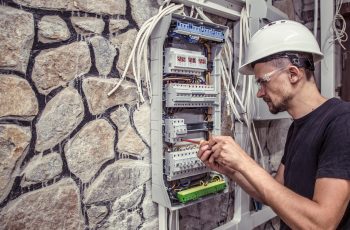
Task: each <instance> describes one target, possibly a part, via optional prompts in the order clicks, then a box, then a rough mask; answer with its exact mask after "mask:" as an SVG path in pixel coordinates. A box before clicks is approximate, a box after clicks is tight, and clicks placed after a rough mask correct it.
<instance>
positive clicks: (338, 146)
mask: <svg viewBox="0 0 350 230" xmlns="http://www.w3.org/2000/svg"><path fill="white" fill-rule="evenodd" d="M323 177H328V178H339V179H346V180H350V113H346V114H343V115H340V116H338V117H337V118H335V119H334V120H333V121H332V122H331V123H330V124H329V126H328V129H327V131H326V132H325V141H324V142H323V146H322V148H321V153H320V155H319V159H318V170H317V174H316V178H323Z"/></svg>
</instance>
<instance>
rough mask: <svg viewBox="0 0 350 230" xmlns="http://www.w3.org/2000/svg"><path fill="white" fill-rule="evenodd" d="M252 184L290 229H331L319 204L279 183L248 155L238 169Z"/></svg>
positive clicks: (262, 199)
mask: <svg viewBox="0 0 350 230" xmlns="http://www.w3.org/2000/svg"><path fill="white" fill-rule="evenodd" d="M239 171H240V172H241V174H242V175H243V177H244V178H245V179H246V180H247V181H248V183H249V184H250V185H251V186H253V187H254V189H255V191H256V192H257V194H258V197H260V198H261V201H262V202H264V203H266V204H267V205H269V206H270V207H271V208H272V209H273V210H274V211H275V212H276V213H277V214H278V216H280V217H281V219H282V220H283V221H284V222H285V223H287V224H288V225H289V226H290V227H291V228H292V229H330V228H332V227H333V228H335V227H334V226H327V225H328V224H329V223H330V222H329V221H327V214H326V212H325V210H324V209H322V208H321V207H320V205H319V204H318V203H316V202H314V201H312V200H309V199H307V198H305V197H302V196H300V195H298V194H296V193H294V192H293V191H291V190H289V189H288V188H286V187H284V186H283V185H281V184H280V183H278V182H277V181H276V180H275V179H274V178H273V177H272V176H270V175H269V174H268V173H267V172H266V171H265V170H264V169H262V168H261V167H260V166H259V165H258V164H256V163H255V162H254V161H253V160H252V159H251V158H249V157H247V160H246V162H245V163H244V165H242V168H240V170H239Z"/></svg>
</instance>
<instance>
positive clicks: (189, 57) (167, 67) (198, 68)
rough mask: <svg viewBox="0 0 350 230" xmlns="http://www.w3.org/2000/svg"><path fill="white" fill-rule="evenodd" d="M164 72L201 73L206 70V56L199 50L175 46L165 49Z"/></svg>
mask: <svg viewBox="0 0 350 230" xmlns="http://www.w3.org/2000/svg"><path fill="white" fill-rule="evenodd" d="M164 55H165V63H164V73H167V74H170V73H174V74H191V75H197V76H199V75H201V73H202V72H204V71H205V70H207V58H206V57H205V56H204V55H202V54H201V52H196V51H190V50H183V49H177V48H166V49H165V53H164Z"/></svg>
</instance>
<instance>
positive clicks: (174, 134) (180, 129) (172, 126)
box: [164, 119, 187, 144]
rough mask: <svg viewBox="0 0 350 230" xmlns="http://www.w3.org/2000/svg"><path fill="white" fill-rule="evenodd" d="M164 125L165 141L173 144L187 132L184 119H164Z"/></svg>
mask: <svg viewBox="0 0 350 230" xmlns="http://www.w3.org/2000/svg"><path fill="white" fill-rule="evenodd" d="M164 125H165V129H164V141H165V142H168V143H172V144H174V143H176V142H178V141H181V137H183V136H185V135H186V134H187V126H186V124H185V120H184V119H165V120H164Z"/></svg>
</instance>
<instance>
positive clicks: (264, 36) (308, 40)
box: [239, 20, 323, 75]
mask: <svg viewBox="0 0 350 230" xmlns="http://www.w3.org/2000/svg"><path fill="white" fill-rule="evenodd" d="M288 51H289V52H293V51H296V52H303V53H311V54H312V55H313V60H314V63H316V62H318V61H320V60H322V58H323V54H322V53H321V51H320V47H319V45H318V43H317V41H316V39H315V37H314V36H313V34H312V33H311V31H310V30H309V29H308V28H306V27H305V26H303V25H302V24H300V23H298V22H295V21H290V20H281V21H276V22H272V23H270V24H267V25H266V26H264V27H262V28H261V29H259V30H258V31H257V32H256V33H255V34H254V35H253V37H252V38H251V40H250V42H249V43H248V52H247V55H246V59H245V60H246V61H245V63H244V64H243V65H242V66H240V67H239V72H240V73H242V74H247V75H253V74H254V72H253V68H252V65H251V64H252V63H253V62H255V61H258V60H260V59H262V58H265V57H268V56H270V55H273V54H276V53H281V52H288Z"/></svg>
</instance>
